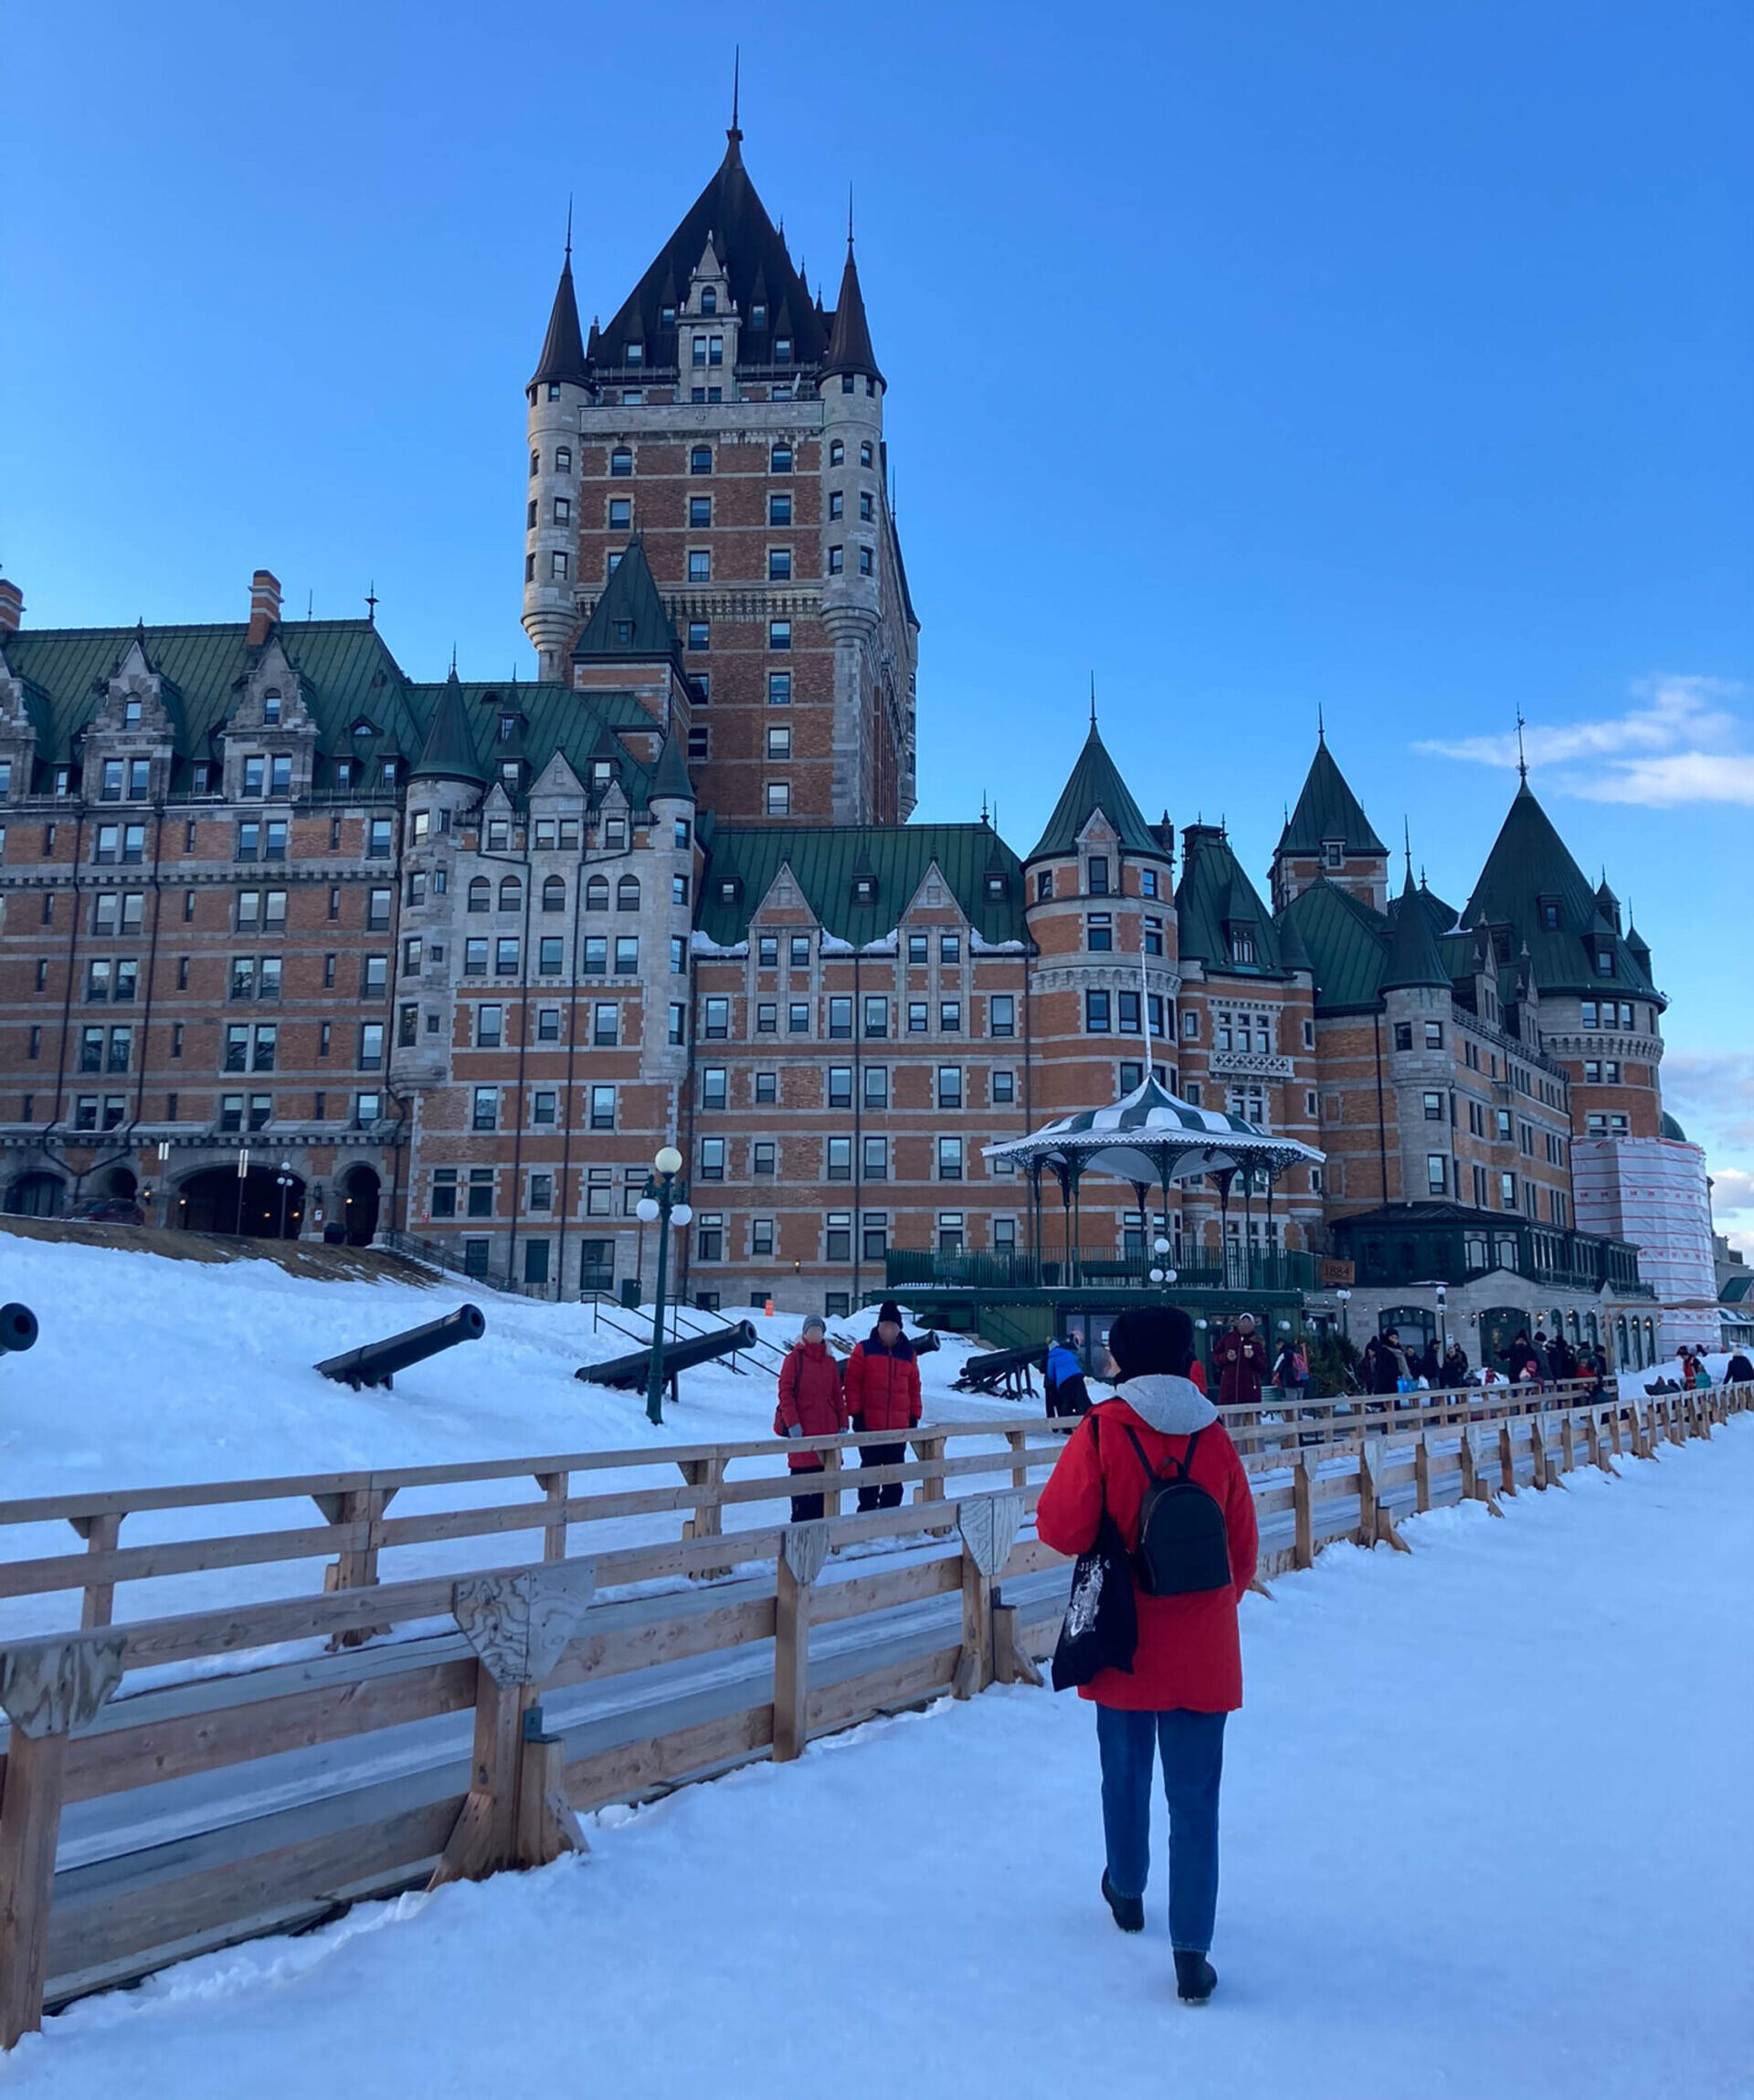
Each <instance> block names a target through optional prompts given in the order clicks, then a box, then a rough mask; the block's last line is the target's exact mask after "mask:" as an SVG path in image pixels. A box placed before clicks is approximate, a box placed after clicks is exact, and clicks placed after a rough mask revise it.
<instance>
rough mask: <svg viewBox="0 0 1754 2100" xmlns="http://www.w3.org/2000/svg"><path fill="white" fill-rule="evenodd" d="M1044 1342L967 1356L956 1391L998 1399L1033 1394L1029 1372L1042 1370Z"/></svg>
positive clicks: (1043, 1366)
mask: <svg viewBox="0 0 1754 2100" xmlns="http://www.w3.org/2000/svg"><path fill="white" fill-rule="evenodd" d="M1047 1361H1048V1345H1047V1344H1046V1343H1045V1342H1032V1343H1031V1344H1030V1345H1029V1346H1028V1347H1027V1348H1022V1349H994V1350H993V1351H992V1352H991V1353H990V1354H989V1355H988V1356H970V1357H969V1359H968V1361H967V1363H966V1364H965V1365H964V1366H963V1367H962V1374H961V1376H960V1377H958V1378H957V1380H956V1390H957V1391H958V1392H960V1393H986V1394H988V1395H989V1396H991V1397H992V1398H995V1399H998V1398H1000V1397H1001V1396H1002V1397H1003V1398H1006V1399H1008V1400H1020V1399H1022V1398H1024V1396H1025V1395H1026V1394H1030V1393H1033V1392H1034V1390H1035V1387H1034V1386H1033V1384H1032V1383H1031V1382H1030V1372H1031V1371H1040V1370H1044V1369H1045V1368H1046V1367H1047Z"/></svg>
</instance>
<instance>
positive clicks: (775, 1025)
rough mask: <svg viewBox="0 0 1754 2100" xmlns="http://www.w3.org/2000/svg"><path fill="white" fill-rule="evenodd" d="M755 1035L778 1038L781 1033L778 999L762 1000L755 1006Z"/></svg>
mask: <svg viewBox="0 0 1754 2100" xmlns="http://www.w3.org/2000/svg"><path fill="white" fill-rule="evenodd" d="M755 1033H756V1034H757V1035H758V1036H777V1034H778V1033H779V1002H778V1000H777V999H761V1000H759V1001H757V1003H756V1006H755Z"/></svg>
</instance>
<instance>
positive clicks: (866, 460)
mask: <svg viewBox="0 0 1754 2100" xmlns="http://www.w3.org/2000/svg"><path fill="white" fill-rule="evenodd" d="M859 464H860V465H861V467H869V466H870V465H871V439H870V438H866V439H865V440H864V442H863V443H862V444H861V446H860V448H859Z"/></svg>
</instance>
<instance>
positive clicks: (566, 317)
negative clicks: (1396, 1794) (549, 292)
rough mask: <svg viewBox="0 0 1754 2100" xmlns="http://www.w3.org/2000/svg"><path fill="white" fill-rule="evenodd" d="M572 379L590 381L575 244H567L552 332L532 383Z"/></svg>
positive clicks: (550, 324) (551, 317) (576, 382)
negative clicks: (581, 330) (575, 283)
mask: <svg viewBox="0 0 1754 2100" xmlns="http://www.w3.org/2000/svg"><path fill="white" fill-rule="evenodd" d="M563 380H569V381H571V382H572V383H573V384H574V385H578V386H583V385H586V371H585V341H584V338H583V336H581V335H580V333H579V329H578V299H577V295H576V293H575V291H574V290H573V244H572V242H571V240H570V239H569V240H568V241H567V243H566V259H565V262H564V263H563V264H562V265H561V270H560V283H559V284H558V285H557V286H556V288H555V303H554V308H553V310H552V311H551V312H550V313H549V316H548V332H547V334H546V335H545V336H544V337H543V341H542V355H541V356H540V357H539V358H538V359H537V360H536V369H535V370H534V372H533V373H532V374H531V375H530V384H531V385H533V386H534V385H538V384H543V385H547V384H551V383H555V382H558V381H563Z"/></svg>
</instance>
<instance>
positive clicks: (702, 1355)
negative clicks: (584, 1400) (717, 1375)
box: [573, 1320, 755, 1395]
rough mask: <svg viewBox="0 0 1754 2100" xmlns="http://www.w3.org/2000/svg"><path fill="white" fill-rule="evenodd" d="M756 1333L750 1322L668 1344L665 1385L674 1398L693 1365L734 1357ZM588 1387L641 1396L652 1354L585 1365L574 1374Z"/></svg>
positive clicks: (638, 1353)
mask: <svg viewBox="0 0 1754 2100" xmlns="http://www.w3.org/2000/svg"><path fill="white" fill-rule="evenodd" d="M754 1341H755V1329H754V1328H753V1327H752V1326H751V1325H750V1324H749V1323H748V1321H747V1320H739V1321H738V1322H737V1324H736V1325H735V1326H734V1327H722V1328H721V1329H720V1330H719V1331H718V1333H717V1334H713V1335H690V1336H689V1337H688V1339H687V1340H686V1341H682V1342H666V1343H665V1344H664V1350H663V1365H664V1383H665V1384H666V1385H667V1386H668V1387H669V1388H670V1389H671V1394H672V1395H673V1394H674V1392H675V1390H676V1374H677V1372H678V1371H686V1370H687V1369H688V1368H689V1367H691V1366H692V1365H694V1364H710V1363H711V1362H712V1361H713V1357H714V1356H734V1354H735V1353H736V1351H737V1350H739V1349H746V1348H748V1347H749V1346H750V1345H751V1344H752V1343H753V1342H754ZM573 1376H574V1377H576V1378H583V1379H584V1381H585V1383H586V1385H587V1386H619V1387H620V1388H621V1390H622V1391H623V1392H624V1393H642V1392H644V1391H645V1389H646V1380H647V1379H648V1378H649V1377H650V1376H651V1351H650V1348H644V1349H636V1350H635V1351H634V1352H633V1354H632V1355H631V1356H611V1357H610V1358H609V1360H608V1363H607V1364H583V1365H581V1366H580V1367H579V1368H578V1369H577V1370H576V1371H575V1372H574V1373H573Z"/></svg>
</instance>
